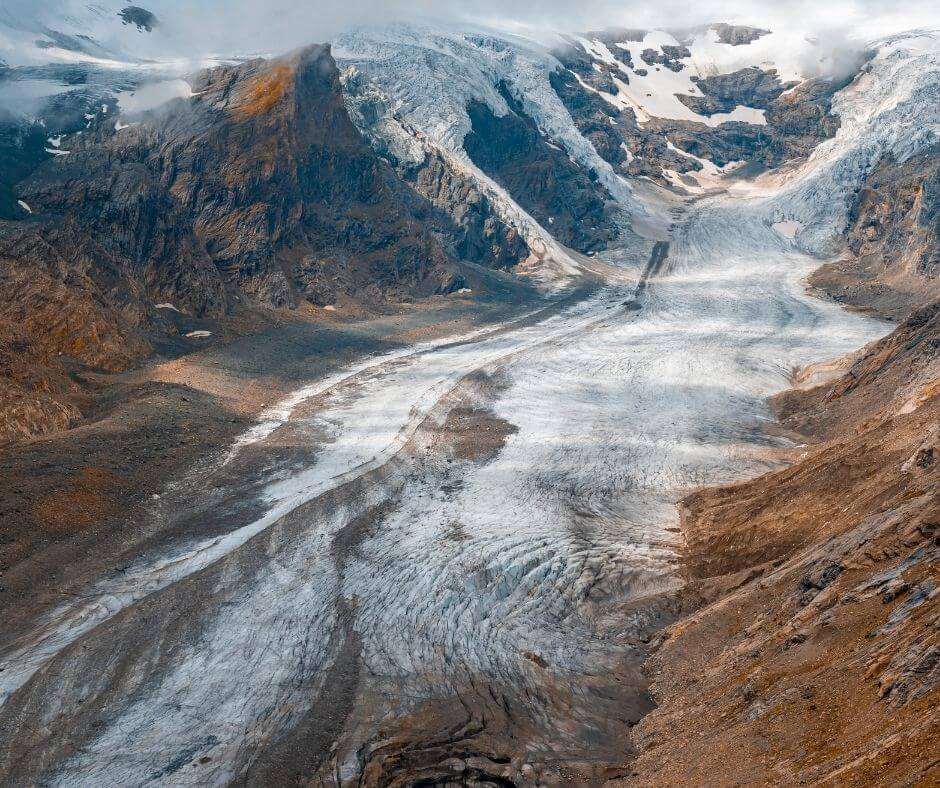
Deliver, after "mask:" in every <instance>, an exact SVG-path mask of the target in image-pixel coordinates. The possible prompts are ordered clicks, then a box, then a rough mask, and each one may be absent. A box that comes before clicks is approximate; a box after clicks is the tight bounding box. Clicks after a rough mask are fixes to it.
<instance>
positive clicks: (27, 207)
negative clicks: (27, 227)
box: [16, 200, 33, 213]
mask: <svg viewBox="0 0 940 788" xmlns="http://www.w3.org/2000/svg"><path fill="white" fill-rule="evenodd" d="M16 204H17V205H19V206H20V208H22V209H23V210H24V211H26V213H32V212H33V209H32V208H30V207H29V206H28V205H27V204H26V202H25V201H24V200H17V201H16Z"/></svg>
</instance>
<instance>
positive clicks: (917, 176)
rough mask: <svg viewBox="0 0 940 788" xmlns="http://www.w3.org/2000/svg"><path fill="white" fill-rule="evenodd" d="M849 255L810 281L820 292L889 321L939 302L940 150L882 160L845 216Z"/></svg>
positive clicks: (817, 272)
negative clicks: (899, 159)
mask: <svg viewBox="0 0 940 788" xmlns="http://www.w3.org/2000/svg"><path fill="white" fill-rule="evenodd" d="M847 240H848V252H847V254H846V255H845V256H844V257H843V258H842V259H840V260H838V261H837V262H834V263H829V264H827V265H824V266H823V267H822V268H820V269H819V270H818V271H816V272H815V273H814V274H813V275H812V277H810V283H811V284H812V285H813V286H814V287H815V288H817V289H818V290H820V291H822V292H824V293H826V294H827V295H829V296H830V297H832V298H835V299H836V300H838V301H841V302H843V303H845V304H848V305H850V306H855V307H859V308H862V309H873V310H875V311H876V312H878V313H881V314H884V315H886V316H888V317H891V318H892V319H898V318H903V317H904V316H905V315H906V314H907V313H908V312H909V311H910V310H911V309H913V308H914V307H917V306H922V305H924V304H927V303H930V301H932V300H933V299H936V298H938V297H940V147H937V146H934V147H933V148H931V149H930V150H927V151H925V152H924V153H922V154H921V155H919V156H914V157H912V158H910V159H908V160H907V161H905V162H903V163H898V162H895V161H891V160H886V161H882V162H881V163H880V164H879V165H878V166H877V167H876V168H875V169H874V171H873V172H872V173H871V174H870V175H869V177H868V178H867V179H866V182H865V184H864V186H863V187H862V189H861V190H860V191H859V194H858V197H857V201H856V203H855V206H854V208H853V210H852V212H851V215H850V217H849V227H848V231H847Z"/></svg>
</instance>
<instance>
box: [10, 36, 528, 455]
mask: <svg viewBox="0 0 940 788" xmlns="http://www.w3.org/2000/svg"><path fill="white" fill-rule="evenodd" d="M194 89H195V92H196V94H197V95H195V96H194V97H193V98H192V99H188V100H187V99H182V100H175V101H174V102H171V103H170V104H168V105H166V106H165V107H163V108H161V110H160V111H159V112H152V113H148V114H147V115H146V116H145V117H143V118H141V122H139V123H135V124H133V125H129V126H121V127H120V128H119V129H116V127H115V123H114V120H113V119H111V120H109V119H108V116H104V117H103V118H101V117H99V118H98V120H96V121H95V122H94V124H92V127H91V128H89V129H87V130H85V131H84V133H83V134H82V135H77V134H75V135H71V136H69V137H66V138H65V140H64V141H63V142H62V143H61V145H62V150H67V151H68V154H67V155H59V156H54V157H51V158H50V157H49V156H48V155H47V154H42V157H43V158H45V159H46V160H45V161H44V162H43V163H42V164H40V165H39V166H38V167H36V156H35V155H34V154H35V153H36V151H35V148H36V146H37V145H41V144H42V141H41V138H40V137H37V136H36V132H33V133H32V136H27V137H25V138H23V139H22V140H18V143H19V144H18V145H13V144H11V145H7V146H5V147H4V151H5V153H4V156H5V159H4V161H5V163H8V164H9V165H10V167H9V169H8V170H6V171H5V173H4V174H5V176H7V177H8V178H17V177H22V176H23V175H25V174H26V173H27V172H29V170H31V169H32V170H33V171H32V172H31V173H30V174H29V175H28V176H27V177H25V179H24V180H22V181H20V182H19V183H18V184H16V185H15V186H14V187H12V188H10V189H9V191H8V193H7V196H6V201H7V203H8V204H7V205H6V206H5V207H6V210H7V211H8V212H12V213H16V214H18V218H20V219H21V221H16V222H10V221H8V222H2V223H0V282H2V283H3V285H4V287H3V293H2V295H0V321H2V326H3V327H4V328H3V332H2V337H3V339H2V341H3V342H4V343H5V344H4V347H5V348H15V347H22V348H24V350H23V351H22V352H13V351H8V352H7V353H6V354H5V355H4V358H5V359H6V363H5V369H4V371H5V372H6V375H7V380H8V381H12V382H10V383H8V384H6V385H8V386H13V388H14V389H15V390H16V391H17V392H18V393H17V394H15V395H13V394H12V393H11V392H8V396H7V397H6V398H5V403H7V404H8V405H9V403H14V404H13V405H12V406H8V407H7V408H6V414H5V415H6V422H7V423H9V424H10V427H9V428H8V429H7V431H6V432H4V433H3V438H10V437H14V436H23V435H27V434H34V433H36V432H41V431H43V430H44V429H52V428H58V427H61V426H63V425H64V422H65V421H67V420H68V419H70V418H74V416H75V415H76V410H75V408H74V406H73V405H71V404H69V403H68V401H67V396H66V395H67V392H68V390H70V389H71V388H74V387H70V386H69V385H67V383H66V382H64V381H66V380H67V379H66V378H63V377H62V374H61V373H60V372H59V371H54V370H52V367H57V366H58V359H60V357H61V358H62V360H67V361H68V362H69V363H71V362H72V361H74V362H77V363H79V364H83V365H88V366H91V367H95V368H99V369H105V370H117V369H123V368H126V367H127V366H128V365H129V364H131V363H134V362H135V361H136V360H138V359H140V358H142V357H144V356H145V355H146V354H147V353H149V352H150V351H151V340H152V339H153V338H154V337H155V336H158V335H160V334H162V333H163V332H164V331H166V330H170V331H171V333H172V328H171V326H170V325H169V324H168V323H167V321H166V320H165V319H164V318H163V317H161V315H160V313H159V310H156V309H155V308H154V307H155V305H156V304H162V303H167V304H171V305H172V306H173V307H174V308H175V309H177V310H179V311H181V312H184V313H187V314H189V315H192V316H196V317H201V318H220V317H222V316H224V315H226V314H229V313H232V312H233V311H235V312H237V311H239V310H241V309H243V308H245V307H246V306H248V307H250V306H252V305H254V306H260V307H267V308H271V307H293V306H296V305H298V304H299V303H301V302H302V301H307V302H310V303H312V304H316V305H325V304H331V303H333V302H334V301H335V300H336V299H337V298H342V297H350V298H353V299H359V300H365V301H384V300H402V299H411V298H414V297H422V296H428V295H431V294H433V293H437V292H447V291H449V290H451V289H453V288H454V287H459V286H460V282H461V281H462V279H461V278H460V276H459V274H458V273H457V268H456V267H455V263H454V262H453V259H452V256H454V257H457V258H462V259H468V260H472V261H474V262H478V263H481V264H483V265H486V266H488V267H501V268H506V267H510V266H512V265H513V264H514V263H515V262H517V261H518V260H519V259H522V258H524V257H525V256H526V255H527V254H528V250H527V248H526V246H525V243H524V242H523V241H521V239H520V238H519V237H518V235H517V234H516V233H515V231H513V230H512V229H511V228H508V227H507V226H505V225H504V224H502V223H501V222H499V221H498V220H496V219H495V217H494V216H493V214H492V211H490V210H489V208H488V206H487V204H486V203H485V201H484V200H483V198H482V197H481V196H480V195H479V194H471V193H470V190H469V187H466V186H465V185H464V184H462V183H461V182H460V179H459V177H458V175H457V174H456V173H454V172H453V171H448V170H447V169H446V168H445V167H443V166H442V165H441V163H440V162H429V163H428V164H427V165H426V166H425V167H424V168H423V169H421V170H419V171H414V172H410V173H409V174H408V177H407V178H403V177H402V176H401V175H400V174H399V173H397V172H396V171H395V170H394V169H393V167H392V166H391V164H390V163H389V162H388V161H386V160H385V159H383V158H382V157H381V156H379V155H378V154H377V153H376V152H375V151H374V150H373V149H372V148H371V147H370V145H369V144H368V142H367V141H366V140H365V139H363V137H362V135H361V134H360V132H359V131H358V130H357V128H356V127H355V126H354V125H353V123H352V121H351V120H350V118H349V115H348V113H347V110H346V108H345V105H344V101H343V94H342V89H341V86H340V81H339V75H338V72H337V69H336V66H335V64H334V62H333V59H332V57H331V55H330V50H329V48H328V47H322V46H315V47H311V48H308V49H306V50H304V51H303V52H301V53H300V54H298V55H295V56H292V57H290V58H287V59H282V60H277V61H262V60H258V61H252V62H249V63H245V64H242V65H239V66H226V67H221V68H217V69H214V70H212V71H209V72H206V73H204V74H202V75H200V76H199V77H198V78H197V81H196V83H195V84H194ZM443 203H447V205H448V206H450V207H452V208H453V209H454V210H453V211H452V212H451V213H447V212H446V211H444V210H442V207H441V206H442V204H443ZM23 206H27V207H28V211H29V212H28V213H26V211H27V208H24V207H23ZM24 343H25V344H24ZM27 348H28V349H30V350H29V351H28V352H27V351H26V349H27ZM14 367H17V368H21V371H17V369H14ZM27 369H28V370H30V372H29V374H26V373H25V372H23V371H22V370H27ZM42 369H47V371H48V372H47V374H40V373H39V372H38V371H39V370H42ZM37 375H38V378H37V379H35V380H34V379H33V378H34V377H36V376H37ZM56 381H59V382H58V383H57V382H56ZM43 412H45V413H47V415H48V417H47V418H44V417H42V416H40V415H39V414H41V413H43ZM16 413H20V414H21V415H20V416H16V415H15V414H16ZM66 414H68V415H67V416H66ZM43 425H45V426H43Z"/></svg>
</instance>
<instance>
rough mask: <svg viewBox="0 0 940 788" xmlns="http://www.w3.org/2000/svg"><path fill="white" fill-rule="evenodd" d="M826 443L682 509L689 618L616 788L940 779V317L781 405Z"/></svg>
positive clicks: (657, 669) (665, 650) (657, 675)
mask: <svg viewBox="0 0 940 788" xmlns="http://www.w3.org/2000/svg"><path fill="white" fill-rule="evenodd" d="M774 405H775V408H776V410H777V412H778V414H779V416H780V418H781V420H782V422H783V424H784V425H785V426H787V427H790V428H792V429H797V430H801V431H803V432H804V434H807V435H809V436H810V437H811V438H812V439H814V440H816V441H817V443H815V444H814V445H812V446H811V447H809V448H808V449H807V450H806V451H805V454H804V455H803V457H802V458H801V459H799V460H798V461H797V462H796V463H794V464H793V465H792V466H791V467H788V468H786V469H783V470H780V471H776V472H773V473H770V474H767V475H765V476H762V477H760V478H758V479H755V480H752V481H748V482H744V483H741V484H736V485H731V486H728V487H720V488H712V489H706V490H702V491H699V492H696V493H694V494H693V495H691V496H689V497H688V498H686V499H685V500H684V501H683V504H682V511H683V517H682V531H683V534H684V536H685V559H686V571H687V573H688V578H689V586H688V589H687V592H686V593H687V596H688V602H689V607H690V610H691V612H690V613H689V614H688V615H687V616H686V617H684V618H682V619H680V620H679V621H678V622H677V623H675V624H673V625H672V626H671V627H669V628H667V629H666V630H664V632H663V633H662V635H661V638H660V641H659V643H658V646H657V649H656V651H655V653H654V654H653V656H652V657H651V658H650V660H649V661H648V663H647V670H648V672H649V674H650V677H651V679H652V693H653V696H654V698H655V700H656V702H657V704H658V707H657V708H656V709H655V711H653V712H652V713H651V714H650V715H648V716H647V717H645V718H644V719H643V720H642V722H641V723H640V725H639V726H637V728H636V729H635V737H636V742H637V744H638V745H639V747H640V755H639V757H638V759H637V761H636V762H635V764H634V767H633V771H632V774H631V776H630V777H627V778H624V779H623V780H621V781H618V783H617V784H632V785H643V786H660V785H662V786H666V785H668V786H676V785H709V786H725V785H728V786H731V785H833V786H836V785H838V786H843V785H865V786H872V785H878V786H901V785H904V786H927V785H936V784H937V783H938V781H940V758H938V755H937V750H936V741H937V737H938V734H940V712H938V702H940V689H938V681H940V606H938V598H940V561H938V559H940V547H938V535H940V303H935V304H933V305H932V306H930V307H927V308H925V309H921V310H920V311H918V312H915V313H914V314H913V315H912V316H911V317H910V318H909V319H907V320H906V321H905V322H904V323H902V324H901V325H900V326H899V327H898V328H897V329H896V330H895V331H894V332H893V333H892V334H891V335H889V336H888V337H886V338H885V339H883V340H880V341H878V342H875V343H873V344H872V345H871V346H869V347H868V348H866V349H865V351H864V352H862V353H861V354H859V356H858V357H857V358H856V359H855V361H854V362H853V363H852V364H851V365H850V367H849V369H848V371H847V372H845V374H843V375H841V376H839V377H838V378H837V379H836V380H835V381H833V382H830V383H827V384H825V385H823V386H819V387H817V388H813V389H809V390H793V391H791V392H788V393H786V394H784V395H781V396H780V397H778V398H777V399H776V401H775V403H774Z"/></svg>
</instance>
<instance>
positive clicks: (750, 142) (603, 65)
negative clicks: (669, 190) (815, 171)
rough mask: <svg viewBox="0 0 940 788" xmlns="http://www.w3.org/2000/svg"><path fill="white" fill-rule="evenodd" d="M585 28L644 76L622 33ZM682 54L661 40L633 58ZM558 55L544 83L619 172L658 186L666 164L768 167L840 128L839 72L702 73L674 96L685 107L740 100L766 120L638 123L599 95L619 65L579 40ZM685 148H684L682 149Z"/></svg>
mask: <svg viewBox="0 0 940 788" xmlns="http://www.w3.org/2000/svg"><path fill="white" fill-rule="evenodd" d="M625 32H630V31H625ZM758 32H760V31H758ZM590 35H591V36H593V37H594V38H595V40H596V41H598V42H600V43H601V44H603V45H604V46H606V47H607V49H608V51H609V52H610V53H611V54H612V55H613V56H614V57H615V58H616V59H617V61H618V62H619V63H621V64H623V66H624V67H625V69H627V70H632V73H634V74H641V73H642V74H643V75H644V76H645V74H646V73H648V72H647V71H646V70H644V69H637V68H635V66H634V63H633V61H632V59H631V54H630V52H629V50H627V49H625V48H624V47H623V46H620V45H619V44H618V42H623V41H624V40H626V39H625V38H624V37H623V36H622V34H616V33H609V34H605V35H604V36H603V37H602V36H601V34H590ZM640 39H641V40H642V35H641V36H640ZM680 40H682V39H681V36H680ZM742 43H744V42H742ZM690 54H691V53H690V51H689V49H688V48H686V47H684V46H669V45H665V46H662V47H661V48H660V49H659V50H653V49H645V50H644V51H643V52H642V54H641V56H640V57H641V59H642V60H643V61H644V63H646V64H647V65H649V66H650V67H651V68H661V67H664V68H669V69H671V70H673V71H676V72H680V71H682V70H683V68H684V67H685V65H686V64H685V63H684V62H682V60H683V59H684V58H688V57H689V56H690ZM556 56H557V57H558V59H559V61H560V62H561V65H562V68H560V69H557V70H556V71H554V72H553V73H551V74H550V77H549V78H550V81H551V85H552V88H553V89H554V90H555V92H556V93H557V94H558V96H559V98H561V100H562V102H563V103H564V105H565V107H566V109H567V110H568V111H569V113H570V114H571V117H572V119H573V120H574V122H575V125H577V127H578V129H579V130H580V131H581V133H582V134H583V135H584V136H585V137H586V138H587V139H588V140H589V141H590V142H591V143H592V144H593V145H594V147H595V149H596V150H597V152H598V155H600V156H601V157H602V158H603V159H604V160H605V161H607V162H609V163H610V164H611V165H613V166H614V167H615V168H617V170H618V171H619V172H622V173H624V174H627V175H632V176H636V177H639V176H645V177H648V178H651V179H652V180H654V181H656V182H658V183H661V184H663V185H670V184H671V181H670V180H669V178H667V177H666V175H665V174H664V172H663V171H664V170H669V171H671V172H673V173H676V174H678V175H680V176H681V175H682V174H684V173H689V172H695V171H698V170H701V169H702V164H701V163H700V162H698V161H696V160H695V159H696V158H699V159H707V160H708V161H710V162H712V163H713V164H715V165H716V166H717V167H724V166H725V165H727V164H730V163H732V162H744V163H747V164H751V165H754V166H756V167H758V168H767V167H776V166H778V165H780V164H782V163H783V162H785V161H790V160H792V159H799V158H803V157H805V156H807V155H809V153H810V152H811V151H812V150H813V149H814V148H815V147H816V146H817V145H818V144H819V143H820V142H823V141H824V140H826V139H829V138H830V137H832V136H833V135H834V134H835V133H836V131H837V130H838V128H839V118H838V116H836V115H833V114H832V112H831V110H832V97H833V95H834V94H835V93H837V92H838V91H839V90H841V89H842V88H843V87H845V85H846V80H841V81H840V80H825V79H812V80H807V81H805V82H803V83H800V84H799V85H794V84H792V83H786V84H785V83H782V82H781V81H780V79H779V76H778V74H777V72H776V71H775V70H774V69H764V68H757V67H751V68H744V69H739V70H737V71H734V72H731V73H726V74H713V75H709V76H706V77H704V78H700V77H696V76H692V77H690V79H691V81H692V83H694V85H696V86H697V87H698V89H699V90H700V91H701V93H702V94H703V95H700V96H699V95H687V94H683V93H677V94H676V98H677V99H678V101H680V102H681V103H682V104H684V105H685V106H686V107H688V108H689V109H690V110H691V111H692V112H694V113H696V114H698V115H702V116H704V117H711V116H712V115H715V114H719V113H730V112H733V111H734V110H735V108H737V107H739V106H746V107H751V108H754V109H761V110H763V111H764V118H765V120H766V124H765V125H757V124H754V123H745V122H741V121H726V122H724V123H720V124H718V125H716V126H708V125H705V124H704V123H700V122H695V121H690V120H680V119H674V118H662V117H651V118H649V119H647V120H646V121H645V122H644V123H643V125H642V126H640V125H639V124H638V123H637V117H636V114H635V112H634V110H633V109H632V108H631V107H629V106H625V105H624V104H623V103H622V102H621V103H620V105H619V106H618V105H615V103H614V102H611V101H607V100H605V99H604V98H603V97H602V96H603V94H609V95H611V96H617V95H618V94H619V92H620V91H619V90H618V88H617V86H616V84H615V83H614V81H613V77H614V76H616V77H617V79H619V80H621V81H622V82H623V83H625V84H629V81H630V80H629V76H628V74H627V73H625V71H624V70H623V69H620V68H619V67H617V66H614V65H612V64H611V63H610V62H606V61H604V60H599V59H597V58H596V57H593V56H592V55H591V54H590V53H589V52H587V51H586V50H585V49H584V48H583V47H582V46H581V45H579V44H572V46H571V47H570V48H567V49H565V50H563V51H559V52H556ZM667 142H669V143H671V144H672V147H670V145H668V144H667ZM676 148H678V149H679V150H678V151H677V150H676ZM683 152H684V153H687V154H691V156H683V155H682V153H683Z"/></svg>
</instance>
